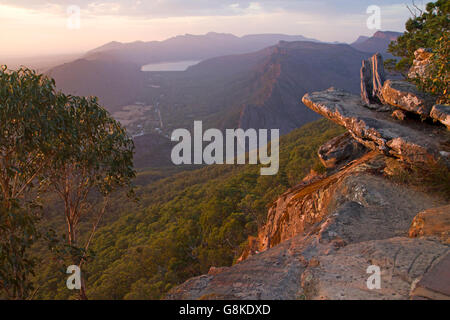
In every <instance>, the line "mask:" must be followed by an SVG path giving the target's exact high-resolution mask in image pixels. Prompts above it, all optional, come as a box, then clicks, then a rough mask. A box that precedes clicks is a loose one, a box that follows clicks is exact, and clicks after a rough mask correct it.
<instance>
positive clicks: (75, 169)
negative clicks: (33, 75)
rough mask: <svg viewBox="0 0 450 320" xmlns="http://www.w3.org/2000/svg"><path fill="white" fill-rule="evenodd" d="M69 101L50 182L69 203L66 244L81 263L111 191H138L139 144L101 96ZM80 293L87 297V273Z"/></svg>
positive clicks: (66, 217) (53, 188)
mask: <svg viewBox="0 0 450 320" xmlns="http://www.w3.org/2000/svg"><path fill="white" fill-rule="evenodd" d="M65 106H66V112H67V113H68V116H69V117H70V119H72V121H71V123H70V130H67V131H66V133H65V135H66V136H65V137H64V139H61V140H60V141H59V142H60V143H59V144H58V145H57V147H58V153H57V157H56V159H55V160H54V161H53V163H52V166H51V168H50V170H49V175H48V176H49V178H48V186H49V187H50V188H51V189H52V190H54V191H56V193H57V194H58V195H59V198H60V199H61V201H62V202H63V203H64V217H65V221H66V234H67V243H66V245H67V247H68V248H69V251H70V260H71V263H72V264H76V265H78V266H79V267H80V268H81V266H82V265H83V263H86V261H87V253H88V249H89V245H90V244H91V242H92V238H93V236H94V233H95V231H96V230H97V227H98V225H99V223H100V220H101V218H102V216H103V215H104V213H105V210H106V206H107V203H108V199H109V197H110V196H111V194H112V193H113V192H114V191H115V190H117V189H118V188H128V191H131V192H132V188H131V180H132V179H133V178H134V176H135V171H134V169H133V151H134V144H133V140H132V139H131V138H130V137H129V136H128V135H127V132H126V130H125V128H123V127H122V126H121V125H120V123H119V122H117V121H116V120H114V119H113V118H112V117H111V116H110V115H109V113H108V112H107V111H106V110H105V109H104V108H102V107H101V106H100V105H99V103H98V99H97V98H95V97H90V98H85V97H76V96H67V97H66V102H65ZM83 217H86V219H87V220H90V221H93V224H92V228H91V230H89V234H85V235H84V236H83V235H79V231H80V230H79V223H80V221H81V219H82V218H83ZM81 240H83V241H81ZM81 242H83V243H81ZM80 297H81V298H82V299H87V297H86V291H85V284H84V278H83V281H82V287H81V290H80Z"/></svg>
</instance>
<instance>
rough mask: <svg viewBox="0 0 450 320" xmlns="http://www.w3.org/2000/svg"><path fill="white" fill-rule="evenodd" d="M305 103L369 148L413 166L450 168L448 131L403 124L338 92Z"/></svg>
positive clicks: (309, 97) (307, 98) (308, 96)
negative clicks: (434, 164) (438, 163)
mask: <svg viewBox="0 0 450 320" xmlns="http://www.w3.org/2000/svg"><path fill="white" fill-rule="evenodd" d="M302 101H303V103H304V104H305V105H306V106H308V107H309V108H311V109H312V110H314V111H316V112H318V113H320V114H321V115H323V116H324V117H326V118H328V119H330V120H332V121H334V122H336V123H337V124H339V125H342V126H344V127H345V128H347V130H348V131H349V132H350V133H351V134H352V136H353V138H354V139H355V140H356V141H358V142H359V143H361V144H363V145H364V146H366V147H367V148H370V149H372V150H377V151H379V152H382V153H384V154H386V155H390V156H394V157H397V158H399V159H402V160H405V161H408V162H410V163H416V164H417V163H422V164H426V163H427V162H428V161H429V160H430V159H436V160H437V161H438V160H439V159H442V160H443V161H444V162H445V163H447V164H449V160H450V159H449V154H448V152H450V149H449V145H448V143H449V139H450V136H449V134H448V132H446V130H445V129H443V130H441V128H438V127H435V126H432V125H428V124H426V123H421V122H418V121H410V122H407V123H406V122H405V123H399V122H397V121H395V120H394V119H392V117H391V116H390V115H389V114H388V113H386V112H377V111H374V110H370V109H369V108H366V107H364V106H363V105H362V103H361V101H360V98H359V97H358V96H355V95H352V94H349V93H347V92H345V91H342V90H338V89H334V88H331V89H328V90H326V91H321V92H314V93H311V94H306V95H305V96H304V97H303V99H302Z"/></svg>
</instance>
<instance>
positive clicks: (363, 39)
mask: <svg viewBox="0 0 450 320" xmlns="http://www.w3.org/2000/svg"><path fill="white" fill-rule="evenodd" d="M369 38H370V37H367V36H359V37H358V39H356V41H355V42H353V43H352V45H355V44H358V43H362V42H365V41H367V40H368V39H369Z"/></svg>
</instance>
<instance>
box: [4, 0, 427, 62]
mask: <svg viewBox="0 0 450 320" xmlns="http://www.w3.org/2000/svg"><path fill="white" fill-rule="evenodd" d="M411 1H412V0H403V1H398V0H389V1H387V0H334V1H332V0H106V1H98V0H0V44H1V45H0V56H28V57H29V56H36V55H49V54H68V53H82V52H85V51H88V50H90V49H93V48H95V47H98V46H100V45H102V44H105V43H107V42H110V41H120V42H132V41H138V40H141V41H150V40H164V39H167V38H169V37H172V36H176V35H181V34H205V33H208V32H210V31H212V32H224V33H232V34H235V35H237V36H242V35H245V34H255V33H285V34H291V35H304V36H307V37H311V38H316V39H318V40H322V41H329V42H333V41H340V42H353V41H354V40H356V38H357V37H358V36H359V35H372V34H373V33H374V32H376V31H377V30H376V29H373V28H372V29H370V28H369V27H368V26H367V20H368V19H369V18H370V16H371V15H373V14H374V13H375V12H374V11H371V12H369V13H367V10H368V8H369V7H372V6H377V7H378V8H379V9H380V11H379V12H380V20H379V21H380V25H379V27H380V28H381V29H382V30H390V31H403V30H404V23H405V21H406V20H407V19H408V17H409V16H410V13H409V11H408V9H407V8H406V4H411ZM416 4H419V5H422V1H421V0H416Z"/></svg>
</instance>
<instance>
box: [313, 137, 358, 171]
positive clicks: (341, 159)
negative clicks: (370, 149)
mask: <svg viewBox="0 0 450 320" xmlns="http://www.w3.org/2000/svg"><path fill="white" fill-rule="evenodd" d="M366 151H367V148H366V147H364V146H363V145H362V144H360V143H359V142H357V141H356V140H355V139H353V137H352V136H351V134H350V133H349V132H346V133H344V134H342V135H340V136H337V137H335V138H333V139H331V140H330V141H328V142H326V143H325V144H324V145H322V146H321V147H320V148H319V150H318V156H319V159H320V161H321V162H322V164H323V165H324V166H325V168H335V167H339V166H341V165H345V164H346V163H347V162H349V161H351V160H354V159H356V158H359V157H361V156H362V155H363V154H364V153H365V152H366Z"/></svg>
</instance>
